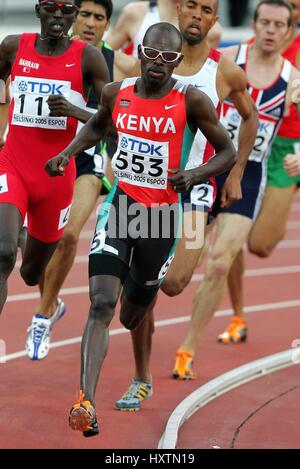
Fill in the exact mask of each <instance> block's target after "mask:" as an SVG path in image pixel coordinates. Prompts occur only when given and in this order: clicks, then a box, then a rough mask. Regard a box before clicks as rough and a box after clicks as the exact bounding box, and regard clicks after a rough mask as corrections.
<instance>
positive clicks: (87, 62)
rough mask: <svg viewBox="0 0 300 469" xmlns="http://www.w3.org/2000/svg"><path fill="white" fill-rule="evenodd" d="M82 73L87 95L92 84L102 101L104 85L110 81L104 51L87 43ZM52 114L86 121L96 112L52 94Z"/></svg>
mask: <svg viewBox="0 0 300 469" xmlns="http://www.w3.org/2000/svg"><path fill="white" fill-rule="evenodd" d="M82 75H83V81H84V85H85V86H84V87H85V92H86V95H87V93H88V90H89V88H90V87H91V86H92V87H93V89H94V91H95V94H96V96H97V98H98V101H99V103H100V99H101V93H102V89H103V86H104V85H105V84H106V83H108V82H109V72H108V68H107V64H106V62H105V59H104V57H103V54H102V52H101V51H100V50H99V49H97V48H96V47H95V46H92V45H90V44H89V45H87V46H86V47H85V48H84V50H83V55H82ZM47 103H48V106H49V109H50V114H49V115H50V116H53V117H74V118H75V119H77V120H79V121H80V122H83V123H86V122H87V121H88V120H89V119H90V118H91V117H92V116H93V115H94V114H93V113H91V112H89V111H87V110H86V109H82V108H80V107H78V106H75V105H73V104H71V103H70V102H69V101H68V100H67V99H66V98H64V96H56V95H51V96H49V98H48V100H47Z"/></svg>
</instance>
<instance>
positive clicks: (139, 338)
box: [131, 211, 208, 382]
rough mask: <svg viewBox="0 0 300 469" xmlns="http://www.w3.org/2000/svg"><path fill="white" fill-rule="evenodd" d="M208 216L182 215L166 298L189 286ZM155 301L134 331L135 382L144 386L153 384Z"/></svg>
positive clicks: (193, 213)
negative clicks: (152, 351)
mask: <svg viewBox="0 0 300 469" xmlns="http://www.w3.org/2000/svg"><path fill="white" fill-rule="evenodd" d="M207 216H208V215H207V213H204V212H202V211H187V212H184V213H183V225H182V228H183V229H182V237H181V238H180V240H179V242H178V244H177V246H176V250H175V257H174V260H173V262H172V264H171V266H170V268H169V270H168V273H167V275H166V277H165V280H164V282H163V284H162V286H161V290H162V291H163V292H164V293H165V294H166V295H168V296H175V295H179V294H180V293H181V292H182V291H183V289H184V288H185V287H186V286H187V285H188V283H189V282H190V280H191V277H192V275H193V272H194V270H195V267H196V266H197V265H198V261H199V258H200V256H201V252H202V247H203V239H204V230H205V226H206V223H207ZM187 247H190V248H191V249H187ZM156 301H157V299H156V300H155V302H154V303H153V304H152V305H151V306H150V307H149V311H148V312H147V314H146V315H145V318H144V320H143V322H142V323H141V324H140V325H139V326H138V327H137V328H136V329H134V330H133V331H131V338H132V344H133V351H134V359H135V366H136V370H135V379H138V380H141V381H144V382H151V372H150V356H151V346H152V334H153V332H154V307H155V304H156Z"/></svg>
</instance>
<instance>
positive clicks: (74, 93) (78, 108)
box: [0, 0, 108, 327]
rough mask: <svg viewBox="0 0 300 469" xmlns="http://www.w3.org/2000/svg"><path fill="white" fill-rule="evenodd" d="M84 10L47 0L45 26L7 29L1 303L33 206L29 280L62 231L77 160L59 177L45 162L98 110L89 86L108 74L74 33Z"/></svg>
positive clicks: (0, 166)
mask: <svg viewBox="0 0 300 469" xmlns="http://www.w3.org/2000/svg"><path fill="white" fill-rule="evenodd" d="M77 11H78V10H77V7H76V6H75V5H74V1H73V0H72V1H61V2H59V3H57V2H54V1H50V0H49V1H48V0H40V2H39V4H38V5H37V6H36V14H37V16H38V17H39V19H40V22H41V33H40V34H23V35H21V36H19V35H16V36H8V37H7V38H5V39H4V41H3V42H2V44H1V46H0V79H3V80H7V78H8V77H9V75H11V82H12V93H11V98H12V101H11V105H10V109H9V132H8V135H7V140H6V144H5V146H4V148H3V150H2V151H1V154H0V310H2V308H3V305H4V303H5V300H6V296H7V278H8V276H9V274H10V272H11V271H12V269H13V267H14V265H15V261H16V252H17V243H18V235H19V232H20V230H21V228H22V225H23V221H24V218H25V215H26V213H27V214H28V239H27V244H26V249H25V254H24V258H23V263H22V266H21V275H22V277H23V279H24V280H25V282H26V283H27V284H28V285H36V284H37V283H38V281H39V279H40V277H41V275H42V273H43V270H44V268H45V266H46V265H47V262H48V261H49V259H50V257H51V255H52V253H53V251H54V249H55V247H56V245H57V242H58V241H59V239H60V238H61V236H62V234H63V228H64V226H65V225H66V223H67V221H68V215H69V211H70V206H71V201H72V194H73V187H74V180H75V164H74V162H72V164H71V165H70V166H69V167H68V169H67V171H66V175H65V177H64V178H62V179H57V180H53V179H51V178H49V176H48V175H47V174H46V172H45V170H44V166H45V163H46V161H47V160H48V159H49V158H50V157H51V155H53V154H56V153H57V152H60V151H62V149H63V148H65V146H66V145H67V144H68V143H69V142H70V141H71V140H72V139H73V138H74V136H75V134H76V130H77V124H78V123H77V119H79V120H81V121H82V122H86V121H87V120H88V119H89V118H90V117H91V113H90V112H88V111H86V110H85V109H84V107H85V105H86V99H85V95H86V93H87V91H88V87H89V86H90V85H93V86H94V89H95V92H96V93H97V95H98V97H99V98H100V94H101V91H102V87H103V85H104V84H105V83H106V82H107V81H108V70H107V66H106V64H105V61H104V58H103V56H102V54H101V52H100V51H98V50H97V49H96V48H95V47H93V46H90V45H87V44H86V43H84V42H80V41H72V40H71V39H70V38H69V37H68V36H67V32H68V30H69V29H70V27H71V26H72V23H73V22H74V20H75V18H76V15H77ZM67 100H68V102H67ZM66 116H67V117H66ZM41 327H42V324H41Z"/></svg>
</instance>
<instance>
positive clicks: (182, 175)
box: [168, 86, 236, 192]
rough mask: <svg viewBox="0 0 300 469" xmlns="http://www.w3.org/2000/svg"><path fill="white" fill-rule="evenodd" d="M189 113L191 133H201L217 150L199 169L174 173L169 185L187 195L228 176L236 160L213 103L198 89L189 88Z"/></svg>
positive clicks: (188, 119)
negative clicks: (205, 182) (193, 189)
mask: <svg viewBox="0 0 300 469" xmlns="http://www.w3.org/2000/svg"><path fill="white" fill-rule="evenodd" d="M186 113H187V123H188V125H189V128H190V130H191V131H192V132H194V133H196V132H197V130H198V129H199V130H200V131H201V132H202V133H203V134H204V136H205V138H206V139H207V141H208V142H209V143H210V144H211V145H212V146H213V147H214V148H215V150H216V154H215V156H213V157H212V158H211V159H210V160H209V161H208V162H207V163H205V164H203V165H201V166H199V167H198V168H195V169H190V170H175V171H172V173H175V175H174V176H171V177H169V178H168V181H169V183H170V184H171V187H172V188H173V189H174V190H175V192H184V191H186V190H188V189H189V188H190V187H192V186H194V185H197V184H199V183H201V182H203V181H207V180H208V179H209V178H210V177H212V176H217V175H218V174H222V173H224V172H225V171H227V170H229V169H231V168H232V166H233V165H234V163H235V159H236V151H235V148H234V146H233V144H232V142H231V139H230V137H229V135H228V132H227V131H226V129H225V128H224V127H223V125H222V124H221V123H220V121H219V119H218V115H217V112H216V109H215V107H214V105H213V103H212V102H211V100H210V99H209V97H208V96H207V95H206V94H205V93H202V92H201V91H200V90H198V89H196V88H195V87H194V86H189V88H188V90H187V93H186Z"/></svg>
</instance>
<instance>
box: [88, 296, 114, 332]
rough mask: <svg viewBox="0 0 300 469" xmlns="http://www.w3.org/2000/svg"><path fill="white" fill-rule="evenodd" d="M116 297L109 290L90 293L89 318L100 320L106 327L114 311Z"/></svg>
mask: <svg viewBox="0 0 300 469" xmlns="http://www.w3.org/2000/svg"><path fill="white" fill-rule="evenodd" d="M117 301H118V297H117V296H115V295H113V294H110V292H104V291H101V292H98V293H95V294H93V295H92V300H91V308H90V318H92V319H94V320H96V321H101V322H102V323H104V325H105V327H108V326H109V324H110V322H111V320H112V318H113V316H114V312H115V308H116V304H117Z"/></svg>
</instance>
